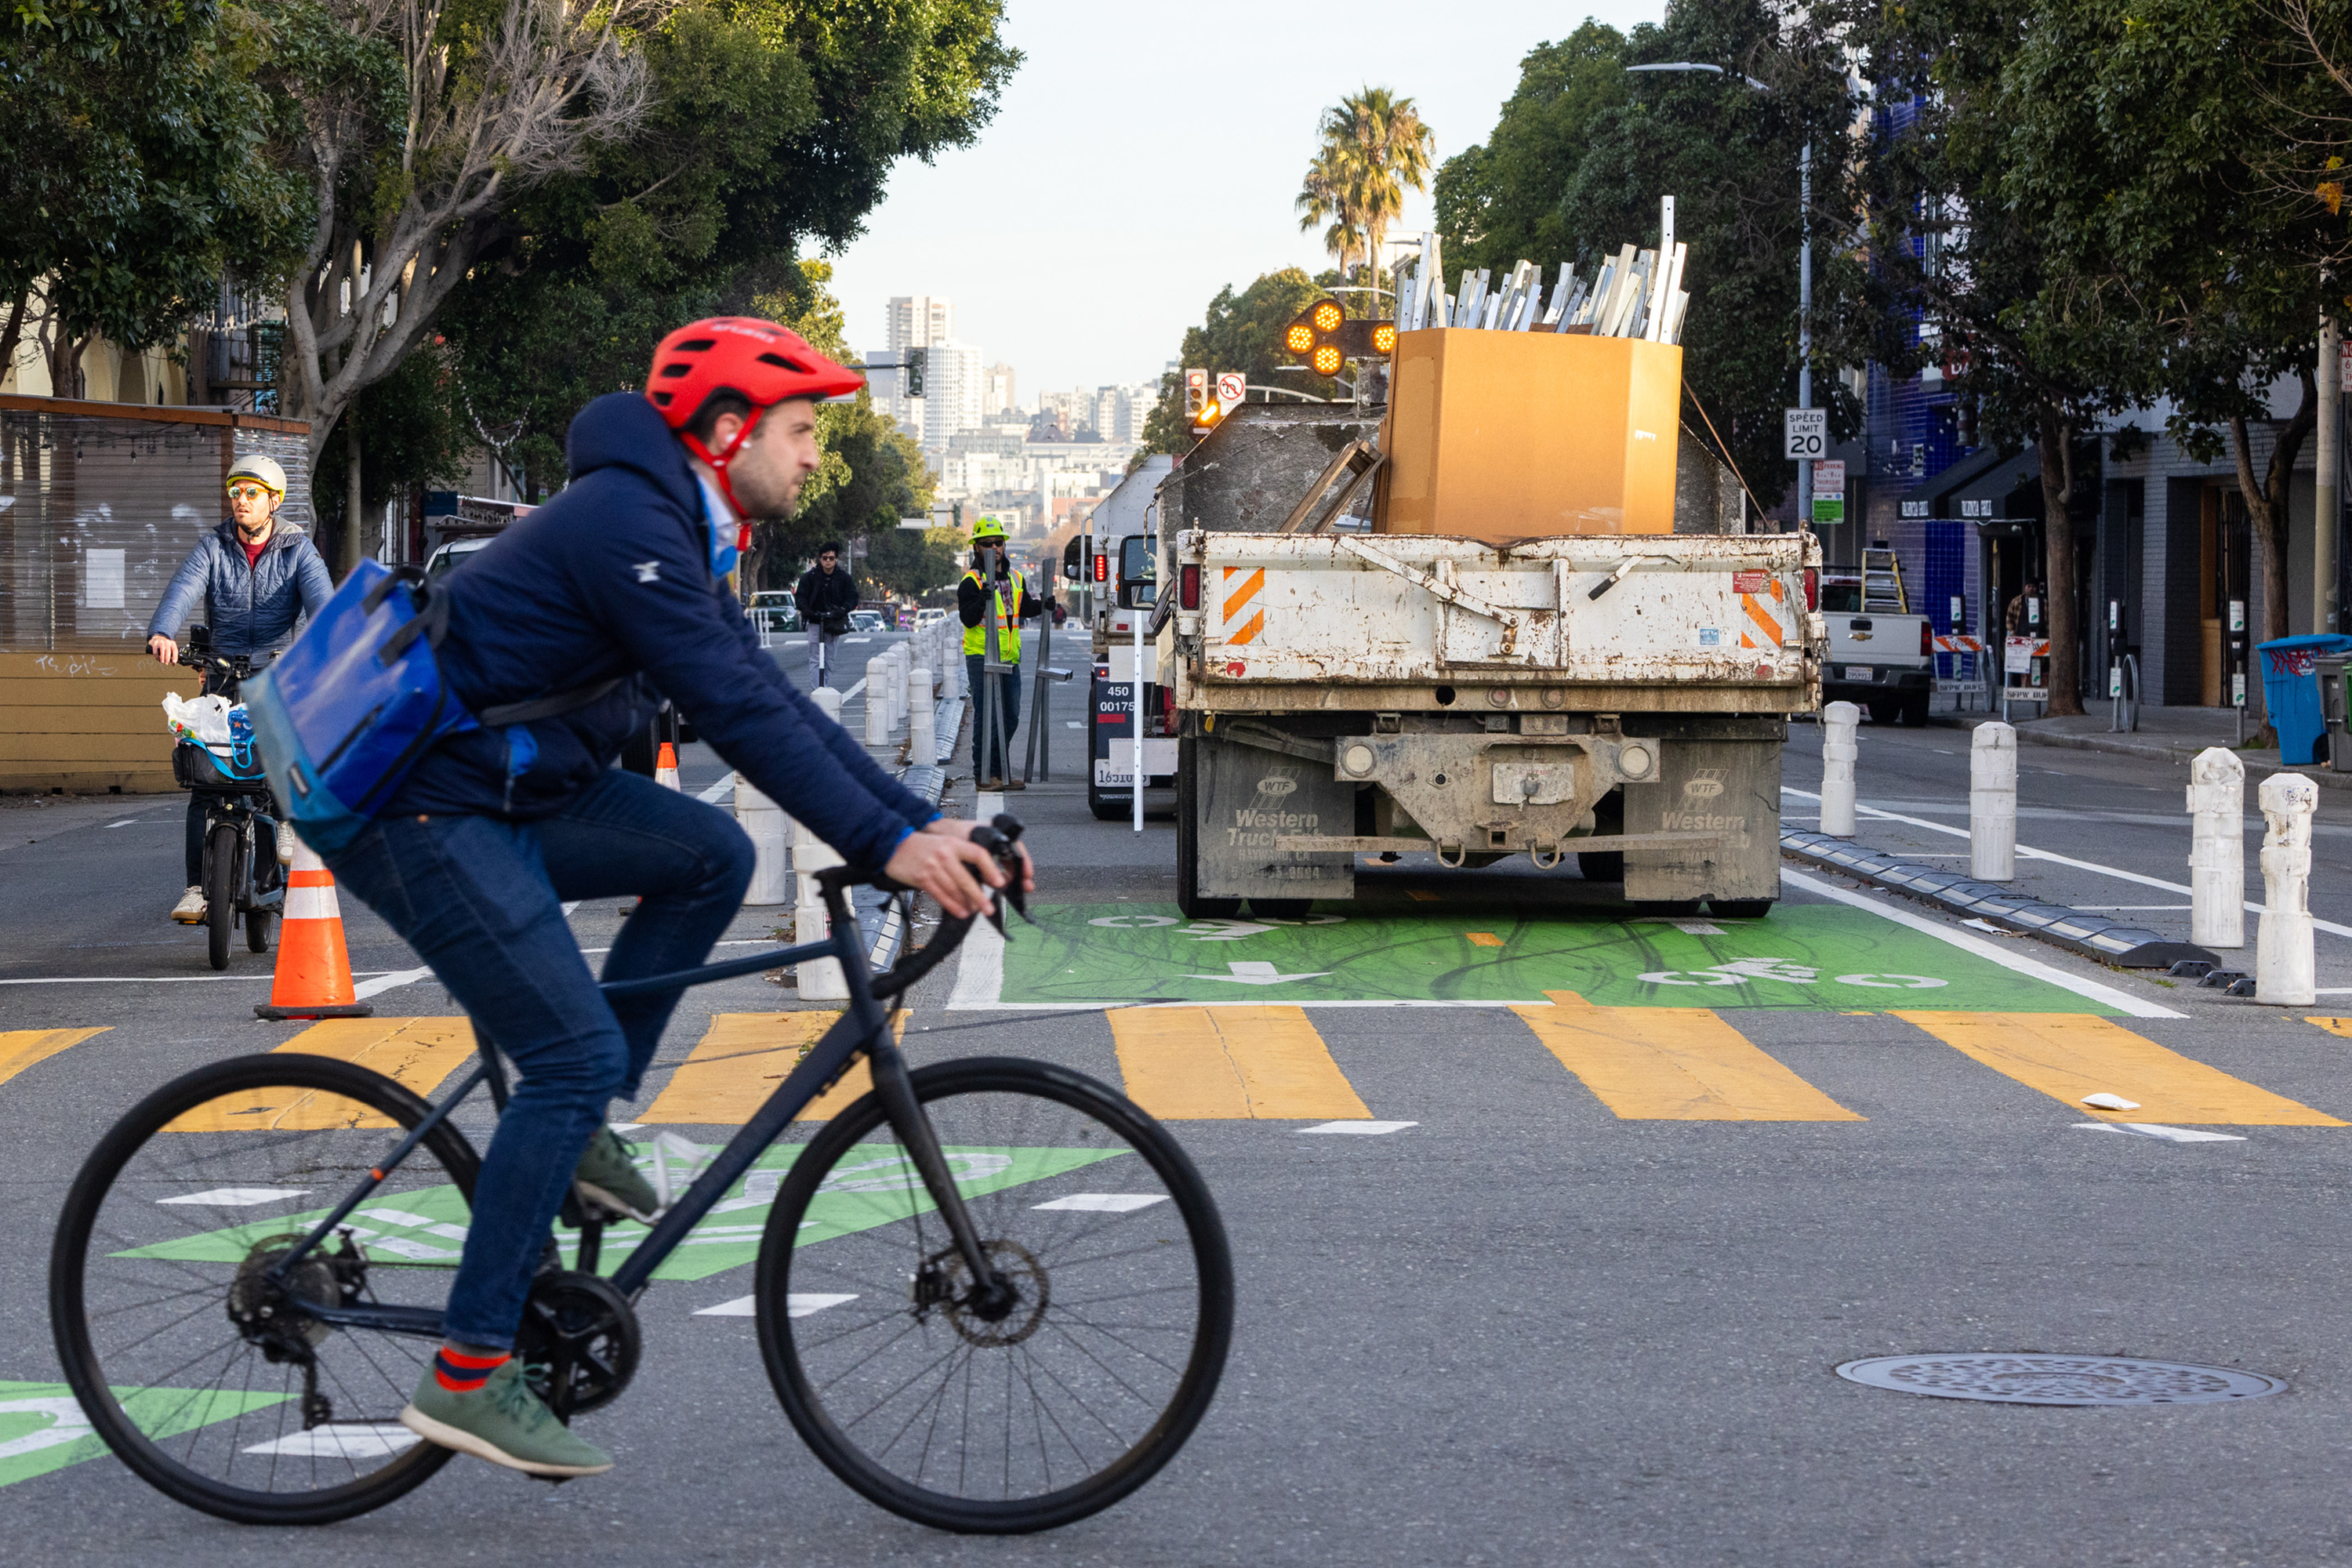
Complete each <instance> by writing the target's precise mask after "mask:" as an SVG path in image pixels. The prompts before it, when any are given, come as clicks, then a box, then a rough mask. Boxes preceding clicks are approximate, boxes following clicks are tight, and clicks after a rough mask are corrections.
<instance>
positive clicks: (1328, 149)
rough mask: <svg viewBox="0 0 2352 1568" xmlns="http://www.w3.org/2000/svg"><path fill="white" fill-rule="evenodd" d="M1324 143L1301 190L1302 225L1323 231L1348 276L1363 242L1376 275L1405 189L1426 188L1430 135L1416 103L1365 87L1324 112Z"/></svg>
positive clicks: (1381, 89)
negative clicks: (1385, 238)
mask: <svg viewBox="0 0 2352 1568" xmlns="http://www.w3.org/2000/svg"><path fill="white" fill-rule="evenodd" d="M1318 133H1319V134H1320V135H1321V137H1322V144H1321V146H1320V147H1318V149H1317V151H1316V154H1315V158H1314V160H1313V162H1311V163H1308V165H1307V178H1306V181H1305V183H1304V184H1303V185H1302V186H1301V188H1300V190H1299V193H1298V200H1297V207H1298V211H1299V214H1300V216H1299V220H1298V226H1299V227H1300V228H1301V229H1302V230H1305V229H1310V228H1313V227H1314V226H1316V225H1317V224H1318V223H1328V225H1329V226H1328V227H1327V228H1326V229H1325V230H1324V235H1323V240H1324V244H1325V245H1326V246H1327V247H1328V248H1329V249H1330V251H1331V253H1332V255H1334V256H1336V257H1338V258H1339V271H1340V275H1341V277H1342V278H1343V279H1344V278H1345V277H1346V276H1347V273H1348V260H1349V257H1351V256H1353V255H1354V254H1355V252H1356V249H1357V247H1358V245H1359V242H1360V244H1361V247H1362V249H1363V252H1364V259H1365V262H1366V264H1367V268H1368V269H1369V270H1370V272H1374V273H1377V272H1378V271H1379V270H1380V253H1381V237H1383V236H1384V235H1385V234H1386V233H1387V232H1388V227H1389V225H1391V224H1392V223H1394V222H1395V221H1396V219H1397V215H1398V214H1400V213H1401V212H1402V211H1403V210H1404V187H1405V186H1408V185H1410V186H1411V187H1412V188H1413V189H1414V190H1416V191H1419V190H1425V189H1427V188H1428V183H1429V160H1430V146H1431V142H1432V137H1431V134H1430V131H1429V127H1428V126H1426V125H1424V124H1423V123H1422V120H1421V111H1420V110H1418V109H1417V108H1415V107H1414V105H1413V101H1412V100H1411V99H1409V98H1399V97H1397V96H1396V95H1395V94H1394V93H1392V92H1391V91H1390V90H1389V89H1387V88H1384V87H1366V88H1364V89H1361V90H1360V91H1358V92H1355V93H1352V94H1350V95H1349V96H1348V97H1346V98H1343V99H1341V100H1339V106H1338V107H1337V108H1334V109H1328V110H1324V112H1323V122H1322V125H1321V127H1320V130H1319V132H1318Z"/></svg>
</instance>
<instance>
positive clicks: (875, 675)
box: [866, 658, 890, 746]
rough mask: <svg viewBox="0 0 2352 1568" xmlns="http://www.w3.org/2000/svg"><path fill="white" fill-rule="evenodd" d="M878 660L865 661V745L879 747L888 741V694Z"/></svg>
mask: <svg viewBox="0 0 2352 1568" xmlns="http://www.w3.org/2000/svg"><path fill="white" fill-rule="evenodd" d="M885 669H886V666H885V664H884V662H883V660H881V659H880V658H869V659H867V660H866V744H867V745H869V746H879V745H881V744H883V743H884V742H887V741H888V740H889V739H890V693H889V692H888V691H887V689H886V688H887V686H888V684H889V679H888V677H887V674H886V673H885Z"/></svg>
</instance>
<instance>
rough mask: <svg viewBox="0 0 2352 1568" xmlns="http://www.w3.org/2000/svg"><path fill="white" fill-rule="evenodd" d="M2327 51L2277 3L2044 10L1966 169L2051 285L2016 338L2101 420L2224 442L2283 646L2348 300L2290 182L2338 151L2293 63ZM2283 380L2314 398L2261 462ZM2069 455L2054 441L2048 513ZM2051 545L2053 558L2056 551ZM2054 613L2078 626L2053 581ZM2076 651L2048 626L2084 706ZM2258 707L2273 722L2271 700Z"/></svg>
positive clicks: (2310, 210) (2188, 441)
mask: <svg viewBox="0 0 2352 1568" xmlns="http://www.w3.org/2000/svg"><path fill="white" fill-rule="evenodd" d="M2316 36H2317V35H2316V33H2315V30H2314V31H2309V32H2306V31H2304V30H2302V29H2301V28H2299V27H2298V26H2297V25H2296V24H2295V22H2294V17H2293V16H2292V15H2291V14H2290V13H2286V12H2282V11H2280V10H2277V9H2274V8H2273V6H2272V5H2269V4H2267V3H2265V0H2205V3H2200V4H2197V5H2183V4H2179V3H2177V0H2171V3H2162V4H2158V5H2154V6H2150V7H2135V8H2133V10H2132V11H2131V12H2130V14H2126V12H2124V11H2122V10H2119V9H2116V8H2113V7H2110V6H2107V5H2098V4H2090V3H2085V0H2041V3H2040V4H2039V5H2037V6H2036V7H2035V9H2034V12H2033V13H2032V26H2031V27H2030V28H2027V29H2025V30H2024V31H2023V32H2022V34H2021V36H2020V37H2019V38H2018V41H2017V42H2016V43H2015V45H2014V46H2013V47H2009V46H2008V45H2007V41H2006V40H2003V46H2004V47H2001V48H2000V49H1999V50H1998V51H1995V52H1993V53H1991V54H1990V56H1989V57H1988V58H1986V60H1985V66H1986V68H1983V69H1981V70H1980V71H1979V73H1977V74H1976V75H1975V76H1973V77H1972V78H1971V79H1969V94H1970V97H1971V100H1972V101H1973V102H1975V103H1976V104H1977V105H1978V106H1979V108H1978V110H1977V111H1976V112H1975V113H1974V114H1972V115H1971V116H1970V117H1969V122H1970V125H1971V131H1970V139H1971V141H1972V142H1973V143H1975V144H1974V145H1973V146H1971V147H1970V148H1969V150H1968V151H1969V156H1970V157H1971V159H1972V160H1973V161H1974V162H1975V163H1976V164H1977V165H1978V166H1979V168H1980V169H1982V170H1983V171H1985V175H1986V177H1987V178H1988V179H1989V180H1990V188H1989V189H1988V190H1987V192H1986V193H1985V194H1986V196H1987V197H1988V198H1990V199H1989V200H1988V201H1986V202H1985V203H1983V204H1981V205H1987V206H1990V207H1992V208H1994V209H1995V210H1997V211H1998V213H1999V214H2000V216H1999V217H1998V218H1997V219H1995V220H1993V225H1992V226H1996V227H1998V228H2000V229H2010V228H2013V229H2014V231H2015V238H2014V241H2013V243H2014V244H2016V245H2018V246H2019V247H2021V248H2030V250H2031V251H2032V261H2033V263H2034V266H2035V268H2037V273H2038V275H2037V277H2036V278H2035V279H2033V281H2034V282H2036V284H2037V285H2038V287H2037V289H2036V291H2035V292H2034V293H2033V294H2032V296H2031V297H2029V298H2021V299H2019V300H2016V301H2014V302H2013V303H2012V304H2011V306H2010V308H2009V309H2008V310H2006V311H2005V312H2004V318H2005V320H2004V322H2003V325H2004V326H2005V327H2006V328H2008V329H2009V330H2011V331H2013V332H2016V333H2020V334H2035V333H2038V334H2040V335H2041V336H2042V339H2043V340H2044V342H2045V344H2046V348H2045V353H2049V354H2053V355H2055V354H2062V353H2063V355H2064V356H2065V358H2066V359H2067V361H2068V362H2069V367H2070V370H2071V371H2072V373H2073V374H2074V378H2075V379H2076V380H2077V381H2080V380H2082V379H2084V378H2088V379H2090V380H2091V381H2092V382H2094V383H2095V384H2096V385H2097V386H2098V387H2099V389H2100V390H2099V393H2098V394H2097V395H2095V396H2093V397H2086V398H2084V399H2081V400H2080V401H2081V403H2082V405H2084V407H2085V408H2089V409H2107V410H2112V409H2115V408H2118V407H2129V406H2135V405H2139V406H2144V405H2149V404H2154V403H2157V402H2159V401H2162V402H2166V403H2168V404H2169V405H2170V412H2169V415H2168V426H2169V429H2170V431H2171V433H2172V434H2173V435H2174V436H2175V437H2177V438H2178V439H2179V440H2180V441H2181V443H2182V444H2183V445H2184V446H2185V447H2188V448H2189V450H2190V451H2191V452H2192V453H2194V454H2196V455H2197V456H2199V457H2200V458H2201V459H2202V460H2204V461H2208V462H2210V461H2213V460H2215V459H2216V458H2218V457H2220V455H2221V452H2222V450H2223V449H2224V448H2225V447H2226V449H2227V450H2228V451H2229V452H2230V454H2231V457H2232V458H2234V466H2235V468H2236V469H2237V477H2238V484H2239V489H2240V493H2241V494H2242V497H2243V499H2244V500H2245V504H2246V510H2247V515H2248V518H2249V521H2250V522H2251V523H2252V533H2253V536H2254V540H2255V542H2256V546H2257V550H2258V552H2259V555H2260V558H2261V561H2262V563H2263V631H2264V634H2265V635H2266V636H2268V637H2283V636H2285V635H2287V633H2288V631H2289V630H2290V627H2289V624H2288V619H2287V585H2288V582H2289V579H2290V578H2291V577H2292V576H2294V567H2293V566H2292V565H2291V564H2290V563H2289V561H2288V559H2287V552H2286V534H2287V526H2286V524H2287V518H2286V500H2287V489H2288V485H2289V481H2290V479H2291V476H2292V473H2293V470H2294V464H2295V462H2296V459H2297V458H2298V456H2299V455H2300V452H2301V449H2302V447H2303V446H2304V444H2305V440H2306V438H2307V437H2308V436H2309V434H2310V432H2311V431H2312V429H2313V427H2314V426H2315V419H2316V415H2317V391H2316V386H2315V381H2314V374H2313V371H2314V361H2315V353H2314V338H2315V331H2316V328H2317V325H2318V322H2319V320H2320V317H2321V314H2322V312H2323V310H2326V309H2328V308H2330V306H2331V303H2332V302H2331V300H2330V299H2329V296H2330V294H2331V292H2339V291H2340V290H2331V289H2329V288H2328V286H2327V285H2326V279H2325V270H2326V266H2327V264H2328V261H2329V258H2330V250H2331V247H2332V246H2333V245H2334V244H2336V243H2339V242H2340V233H2341V230H2340V227H2339V226H2337V225H2336V224H2335V223H2334V222H2332V221H2331V220H2332V217H2333V215H2332V214H2330V213H2328V212H2327V211H2326V208H2325V207H2324V205H2322V198H2321V196H2320V195H2319V193H2318V191H2317V190H2316V189H2315V187H2316V185H2317V184H2319V181H2318V180H2317V179H2316V178H2315V175H2314V174H2313V173H2312V172H2311V171H2310V170H2309V169H2308V167H2307V166H2306V167H2305V169H2303V170H2300V171H2298V170H2297V169H2296V168H2295V167H2294V164H2295V163H2296V162H2297V153H2296V150H2297V149H2299V148H2312V147H2315V146H2318V145H2321V144H2323V143H2324V142H2326V140H2327V135H2326V126H2327V117H2328V115H2329V111H2330V106H2329V105H2328V104H2327V103H2326V83H2327V81H2328V78H2327V77H2326V75H2325V73H2324V72H2322V71H2318V70H2310V71H2294V70H2288V71H2284V72H2282V70H2281V67H2282V66H2283V65H2284V64H2286V63H2288V62H2289V61H2290V60H2291V59H2292V58H2293V56H2294V53H2295V51H2296V47H2297V46H2298V45H2303V44H2307V42H2308V40H2309V39H2311V38H2312V37H2316ZM2086 58H2096V59H2097V60H2099V61H2100V70H2099V74H2098V86H2097V90H2095V91H2089V92H2085V91H2082V90H2080V82H2079V66H2080V62H2081V61H2082V60H2084V59H2086ZM2305 63H2310V62H2305ZM1995 64H1997V65H1998V74H1997V76H1996V75H1995V74H1994V73H1993V72H1992V70H1991V69H1990V67H1991V66H1993V65H1995ZM1973 221H1975V222H1977V223H1979V224H1980V225H1981V224H1985V223H1986V221H1987V220H1985V219H1983V218H1981V217H1977V218H1974V219H1973ZM2017 279H2018V281H2020V282H2023V281H2025V280H2026V279H2025V276H2024V275H2023V274H2022V273H2020V274H2018V275H2017ZM2334 308H2335V309H2336V311H2337V312H2338V313H2339V314H2340V313H2341V310H2342V307H2341V305H2340V303H2335V304H2334ZM2282 377H2291V378H2293V379H2294V380H2295V381H2296V382H2297V383H2298V384H2299V385H2300V388H2301V397H2300V402H2299V405H2298V407H2297V408H2296V411H2295V412H2294V415H2293V416H2291V417H2290V418H2288V419H2287V420H2286V421H2284V423H2283V424H2282V425H2281V426H2279V427H2278V428H2277V430H2276V432H2275V437H2276V438H2275V440H2274V441H2273V443H2272V445H2271V447H2270V450H2269V452H2268V454H2267V456H2266V457H2263V454H2261V453H2259V452H2258V449H2257V446H2256V443H2255V440H2254V438H2253V434H2252V424H2253V423H2254V422H2255V421H2258V420H2261V419H2263V418H2266V417H2267V416H2268V415H2269V412H2270V403H2269V395H2270V389H2271V387H2272V386H2273V384H2275V383H2276V382H2277V381H2278V380H2279V379H2281V378H2282ZM2046 423H2047V421H2045V424H2046ZM2223 430H2226V431H2227V432H2228V435H2227V437H2226V440H2225V439H2224V438H2223V437H2222V436H2221V434H2220V432H2221V431H2223ZM2054 439H2055V435H2054V432H2053V433H2052V434H2051V435H2048V436H2045V437H2044V440H2045V446H2044V462H2043V472H2044V490H2045V496H2048V495H2049V494H2050V493H2051V492H2052V491H2053V486H2054V484H2055V483H2056V482H2057V481H2056V479H2055V478H2054V477H2053V474H2052V472H2051V469H2052V463H2051V462H2050V454H2049V442H2050V441H2052V440H2054ZM2257 458H2263V460H2262V461H2261V462H2259V463H2258V462H2257ZM2258 468H2259V470H2260V471H2258ZM2045 510H2047V511H2048V512H2049V514H2050V515H2051V516H2055V515H2056V510H2055V508H2054V505H2046V506H2045ZM2052 548H2053V558H2054V552H2055V551H2056V549H2057V544H2056V541H2055V539H2054V537H2053V545H2052ZM2053 565H2054V559H2053ZM2051 597H2052V599H2053V609H2056V608H2060V607H2062V606H2063V607H2064V608H2066V609H2068V610H2071V608H2072V605H2071V604H2070V603H2069V602H2068V599H2067V598H2065V597H2062V596H2061V595H2060V594H2059V592H2058V587H2057V583H2056V580H2055V576H2054V573H2053V582H2052V591H2051ZM2073 642H2074V637H2073V635H2072V630H2071V628H2068V629H2067V630H2066V631H2065V632H2064V633H2063V641H2062V631H2061V628H2060V626H2058V624H2057V621H2056V617H2055V616H2053V625H2052V649H2053V678H2054V679H2055V680H2056V683H2057V684H2058V686H2059V689H2060V691H2061V692H2062V693H2063V694H2065V695H2067V696H2071V695H2072V694H2073V691H2074V680H2073V679H2072V672H2071V670H2063V669H2062V668H2056V667H2057V666H2058V663H2059V660H2058V655H2059V653H2060V650H2061V648H2062V647H2063V648H2064V650H2065V651H2066V652H2068V653H2071V652H2072V645H2073ZM2250 684H2251V685H2257V686H2258V685H2259V682H2252V683H2250ZM2248 701H2249V703H2250V705H2251V706H2252V708H2253V709H2254V710H2255V712H2256V713H2257V714H2258V715H2259V714H2261V713H2262V712H2263V703H2262V697H2261V694H2260V693H2259V692H2258V691H2250V692H2249V695H2248ZM2060 711H2063V709H2060ZM2260 738H2262V739H2263V740H2265V741H2267V740H2268V739H2269V738H2270V731H2269V730H2268V728H2267V721H2266V720H2265V721H2264V724H2263V729H2262V731H2261V732H2260Z"/></svg>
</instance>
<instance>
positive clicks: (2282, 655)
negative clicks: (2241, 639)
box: [2254, 632, 2352, 767]
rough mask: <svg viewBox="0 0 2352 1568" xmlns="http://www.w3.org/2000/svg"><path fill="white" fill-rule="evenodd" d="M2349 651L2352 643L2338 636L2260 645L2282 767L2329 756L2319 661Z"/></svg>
mask: <svg viewBox="0 0 2352 1568" xmlns="http://www.w3.org/2000/svg"><path fill="white" fill-rule="evenodd" d="M2347 648H2352V637H2344V636H2341V635H2339V634H2337V633H2334V632H2323V633H2320V634H2317V635H2315V636H2312V637H2280V638H2278V639H2277V640H2276V641H2273V642H2266V643H2256V644H2255V645H2254V652H2255V653H2256V654H2257V655H2258V656H2259V657H2260V658H2261V659H2262V661H2263V703H2264V704H2265V705H2266V706H2267V707H2268V708H2269V709H2270V712H2271V727H2272V728H2273V729H2274V730H2276V731H2278V738H2279V761H2280V762H2281V763H2284V764H2285V765H2287V766H2288V767H2302V766H2305V765H2307V764H2309V763H2315V762H2318V761H2319V760H2320V759H2321V758H2323V757H2325V756H2326V746H2327V721H2326V715H2325V714H2324V713H2323V712H2322V711H2321V710H2320V706H2319V666H2318V659H2319V657H2320V656H2321V655H2322V654H2331V653H2342V652H2344V651H2345V650H2346V649H2347Z"/></svg>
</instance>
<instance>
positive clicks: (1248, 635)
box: [1225, 610, 1265, 647]
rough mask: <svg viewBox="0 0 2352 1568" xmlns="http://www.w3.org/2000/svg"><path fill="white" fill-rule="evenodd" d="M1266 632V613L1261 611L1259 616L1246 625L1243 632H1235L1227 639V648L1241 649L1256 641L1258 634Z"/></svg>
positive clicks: (1252, 617) (1250, 619)
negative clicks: (1244, 645)
mask: <svg viewBox="0 0 2352 1568" xmlns="http://www.w3.org/2000/svg"><path fill="white" fill-rule="evenodd" d="M1264 630H1265V611H1264V610H1260V611H1259V612H1258V613H1257V614H1255V615H1254V616H1251V617H1250V618H1249V621H1248V622H1247V624H1245V625H1244V626H1243V627H1242V629H1241V630H1239V631H1237V632H1234V634H1233V635H1231V636H1230V637H1226V638H1225V646H1226V647H1241V646H1242V645H1243V644H1244V643H1245V642H1250V641H1253V640H1255V637H1257V634H1258V633H1260V632H1262V631H1264Z"/></svg>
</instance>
